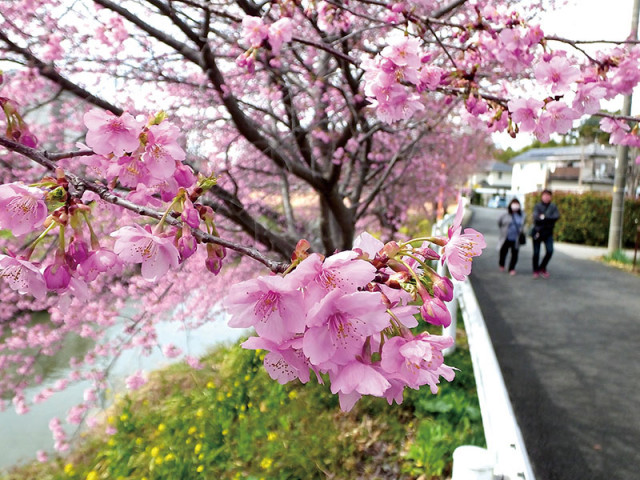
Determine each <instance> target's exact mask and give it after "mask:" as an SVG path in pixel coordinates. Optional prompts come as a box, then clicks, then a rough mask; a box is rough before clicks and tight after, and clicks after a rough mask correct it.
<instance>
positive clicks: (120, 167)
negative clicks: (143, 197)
mask: <svg viewBox="0 0 640 480" xmlns="http://www.w3.org/2000/svg"><path fill="white" fill-rule="evenodd" d="M116 177H117V178H118V181H119V182H120V183H121V184H122V185H123V186H125V187H131V188H136V187H137V186H138V185H139V184H141V183H142V184H144V185H147V186H148V185H150V184H151V183H152V176H151V172H150V171H149V169H148V168H147V165H146V164H145V163H144V162H142V160H141V158H140V157H139V156H137V155H134V156H130V155H124V156H122V157H119V158H118V160H117V162H112V163H111V164H110V165H109V167H108V168H107V178H109V179H113V178H116Z"/></svg>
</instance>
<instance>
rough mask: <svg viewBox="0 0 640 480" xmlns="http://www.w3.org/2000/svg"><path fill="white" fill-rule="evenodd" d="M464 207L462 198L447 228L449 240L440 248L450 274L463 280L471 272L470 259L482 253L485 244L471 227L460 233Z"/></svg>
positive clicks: (482, 238)
mask: <svg viewBox="0 0 640 480" xmlns="http://www.w3.org/2000/svg"><path fill="white" fill-rule="evenodd" d="M463 213H464V208H463V204H462V199H460V202H459V204H458V211H457V212H456V216H455V218H454V221H453V225H452V226H451V228H449V240H448V241H447V243H446V245H445V246H444V247H443V248H442V257H441V260H442V262H443V263H444V262H447V266H448V267H449V272H450V273H451V276H452V277H453V278H455V279H456V280H464V279H465V277H466V276H467V275H469V274H470V273H471V261H472V259H473V257H476V256H478V255H480V254H481V253H482V249H483V248H485V247H486V246H487V244H486V243H485V241H484V237H483V236H482V234H481V233H479V232H477V231H476V230H474V229H473V228H466V229H465V230H464V233H462V226H461V223H462V215H463Z"/></svg>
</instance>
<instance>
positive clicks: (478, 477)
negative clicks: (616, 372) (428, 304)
mask: <svg viewBox="0 0 640 480" xmlns="http://www.w3.org/2000/svg"><path fill="white" fill-rule="evenodd" d="M453 218H454V216H453V215H447V216H445V217H444V218H443V219H442V220H441V221H440V222H438V223H437V224H435V225H434V226H433V230H432V235H446V234H447V229H448V227H449V226H450V225H451V224H452V222H453ZM438 270H439V271H438V273H439V274H441V275H442V274H446V271H444V270H443V269H442V266H441V264H440V263H438ZM452 281H453V282H454V298H453V301H452V302H450V311H451V326H449V327H447V328H446V329H445V330H444V334H445V335H450V336H453V338H455V335H456V318H457V309H458V305H459V307H460V309H461V312H462V318H463V320H464V326H465V330H466V333H467V339H468V342H469V353H470V355H471V361H472V363H473V374H474V376H475V380H476V387H477V391H478V400H479V403H480V410H481V413H482V425H483V427H484V435H485V439H486V442H487V448H486V449H484V448H480V447H476V446H472V445H462V446H460V447H458V448H457V449H456V450H455V451H454V452H453V474H452V479H451V480H535V477H534V475H533V469H532V468H531V463H530V461H529V456H528V455H527V450H526V448H525V444H524V440H523V438H522V433H521V432H520V428H519V427H518V423H517V421H516V418H515V415H514V413H513V408H512V406H511V402H510V400H509V394H508V393H507V388H506V386H505V383H504V379H503V378H502V373H501V371H500V366H499V364H498V359H497V358H496V354H495V351H494V349H493V345H492V344H491V338H490V337H489V332H488V331H487V327H486V324H485V322H484V317H483V316H482V312H481V311H480V307H479V305H478V300H477V298H476V295H475V293H474V291H473V288H472V286H471V282H470V281H469V279H466V280H465V281H464V282H458V281H456V280H455V279H452ZM453 348H455V346H454V347H452V348H451V350H452V349H453ZM446 353H448V352H446V351H445V354H446Z"/></svg>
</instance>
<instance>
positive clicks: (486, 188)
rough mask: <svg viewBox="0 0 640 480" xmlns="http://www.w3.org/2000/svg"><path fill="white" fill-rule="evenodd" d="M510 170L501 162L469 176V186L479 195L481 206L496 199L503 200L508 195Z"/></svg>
mask: <svg viewBox="0 0 640 480" xmlns="http://www.w3.org/2000/svg"><path fill="white" fill-rule="evenodd" d="M512 168H513V167H512V166H511V165H509V164H506V163H503V162H493V163H491V164H490V165H489V166H488V167H487V168H485V169H483V170H481V171H479V172H477V173H474V174H473V175H471V178H470V179H469V186H470V187H471V188H472V189H473V191H474V192H475V193H476V194H478V195H480V199H481V200H480V201H481V203H482V204H483V205H487V204H488V203H489V201H490V200H494V199H496V198H505V197H506V196H507V195H508V194H509V193H510V190H511V183H512V181H511V171H512Z"/></svg>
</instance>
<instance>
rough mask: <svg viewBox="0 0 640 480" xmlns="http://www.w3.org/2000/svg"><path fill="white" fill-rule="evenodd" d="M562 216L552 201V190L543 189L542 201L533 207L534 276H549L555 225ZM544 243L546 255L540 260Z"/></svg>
mask: <svg viewBox="0 0 640 480" xmlns="http://www.w3.org/2000/svg"><path fill="white" fill-rule="evenodd" d="M558 218H560V212H559V211H558V207H557V206H556V204H555V203H553V202H552V201H551V190H543V191H542V196H541V201H540V202H538V203H536V205H535V207H533V218H532V220H533V228H532V229H531V237H532V238H533V278H538V277H539V276H540V275H542V277H544V278H549V272H548V271H547V265H548V264H549V260H551V255H553V227H554V226H555V224H556V222H557V221H558ZM542 243H544V248H545V255H544V258H543V259H542V262H540V245H541V244H542Z"/></svg>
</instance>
